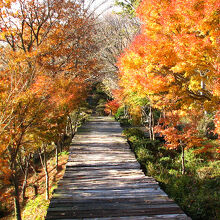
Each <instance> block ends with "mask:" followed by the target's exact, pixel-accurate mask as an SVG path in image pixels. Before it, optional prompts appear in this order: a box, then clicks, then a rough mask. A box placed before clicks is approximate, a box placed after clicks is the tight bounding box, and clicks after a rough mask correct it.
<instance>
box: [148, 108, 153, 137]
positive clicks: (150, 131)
mask: <svg viewBox="0 0 220 220" xmlns="http://www.w3.org/2000/svg"><path fill="white" fill-rule="evenodd" d="M148 129H149V136H150V140H152V139H153V136H152V108H151V105H150V112H149V128H148Z"/></svg>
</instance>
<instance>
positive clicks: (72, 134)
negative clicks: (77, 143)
mask: <svg viewBox="0 0 220 220" xmlns="http://www.w3.org/2000/svg"><path fill="white" fill-rule="evenodd" d="M68 119H69V125H70V132H71V134H70V135H71V139H72V138H73V136H74V130H73V123H72V119H71V116H70V115H68Z"/></svg>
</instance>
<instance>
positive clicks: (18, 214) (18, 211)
mask: <svg viewBox="0 0 220 220" xmlns="http://www.w3.org/2000/svg"><path fill="white" fill-rule="evenodd" d="M14 171H15V173H14V174H13V176H12V181H13V185H14V206H15V216H16V219H17V220H21V208H20V202H19V188H18V180H17V172H16V170H14Z"/></svg>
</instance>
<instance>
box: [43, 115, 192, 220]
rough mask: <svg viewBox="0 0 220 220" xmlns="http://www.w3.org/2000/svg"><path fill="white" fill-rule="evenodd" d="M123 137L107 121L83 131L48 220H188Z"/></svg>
mask: <svg viewBox="0 0 220 220" xmlns="http://www.w3.org/2000/svg"><path fill="white" fill-rule="evenodd" d="M121 132H122V129H121V127H120V125H119V123H118V122H115V121H114V120H113V119H111V118H109V117H93V118H91V119H90V121H89V122H88V123H87V124H85V125H84V126H83V127H82V128H81V129H80V130H79V132H78V133H77V135H76V136H75V137H74V140H73V143H72V144H71V147H70V155H69V160H68V162H67V165H66V171H65V174H64V177H63V179H62V180H61V181H60V182H59V184H58V188H57V189H56V190H55V191H54V194H53V198H52V199H51V202H50V206H49V208H48V211H47V216H46V219H66V220H69V219H88V220H95V219H103V220H116V219H124V220H126V219H132V220H145V219H169V220H172V219H190V218H189V217H187V215H185V214H184V213H183V211H182V210H181V209H180V208H179V206H178V205H177V204H175V203H174V201H173V200H171V199H169V198H168V196H167V194H166V193H165V192H164V191H162V190H161V189H160V187H159V185H158V183H157V182H156V181H155V180H154V179H153V178H152V177H148V176H145V175H144V173H143V172H142V171H141V170H140V165H139V163H138V162H137V160H136V158H135V156H134V154H133V153H132V152H131V150H130V148H129V145H128V143H127V141H126V139H125V138H124V137H123V136H122V135H121Z"/></svg>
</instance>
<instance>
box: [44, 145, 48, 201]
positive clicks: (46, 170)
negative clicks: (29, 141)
mask: <svg viewBox="0 0 220 220" xmlns="http://www.w3.org/2000/svg"><path fill="white" fill-rule="evenodd" d="M44 168H45V176H46V200H48V199H49V173H48V169H47V158H46V149H45V147H44Z"/></svg>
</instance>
